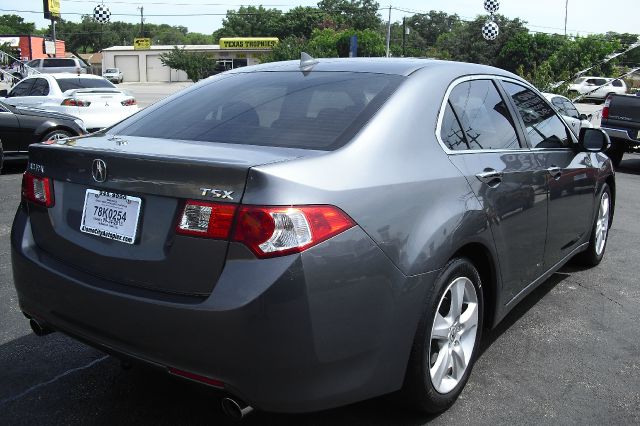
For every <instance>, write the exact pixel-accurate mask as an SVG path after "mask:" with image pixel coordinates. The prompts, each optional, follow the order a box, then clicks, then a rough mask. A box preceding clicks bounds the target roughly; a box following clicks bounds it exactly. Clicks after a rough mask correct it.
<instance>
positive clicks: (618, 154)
mask: <svg viewBox="0 0 640 426" xmlns="http://www.w3.org/2000/svg"><path fill="white" fill-rule="evenodd" d="M611 142H612V143H611V147H610V148H609V149H608V150H607V151H606V152H605V154H607V156H608V157H609V158H610V159H611V163H613V167H615V168H618V167H620V163H622V157H623V156H624V152H625V147H624V145H623V144H622V143H621V142H617V141H615V140H612V141H611Z"/></svg>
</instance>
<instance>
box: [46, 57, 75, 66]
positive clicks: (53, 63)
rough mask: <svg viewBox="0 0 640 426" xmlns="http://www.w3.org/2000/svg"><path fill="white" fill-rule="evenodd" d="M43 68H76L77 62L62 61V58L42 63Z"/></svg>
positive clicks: (71, 60) (70, 60)
mask: <svg viewBox="0 0 640 426" xmlns="http://www.w3.org/2000/svg"><path fill="white" fill-rule="evenodd" d="M42 66H43V67H45V68H51V67H75V66H76V61H74V60H73V59H62V58H55V59H45V60H44V61H42Z"/></svg>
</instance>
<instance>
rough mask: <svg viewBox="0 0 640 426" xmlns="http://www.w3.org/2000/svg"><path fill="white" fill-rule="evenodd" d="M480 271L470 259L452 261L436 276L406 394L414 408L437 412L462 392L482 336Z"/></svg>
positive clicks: (419, 334) (407, 374)
mask: <svg viewBox="0 0 640 426" xmlns="http://www.w3.org/2000/svg"><path fill="white" fill-rule="evenodd" d="M483 307H484V302H483V297H482V286H481V281H480V275H479V274H478V271H477V270H476V268H475V267H474V265H473V264H472V263H471V262H470V261H469V260H468V259H466V258H456V259H453V260H452V261H450V262H449V263H448V264H447V266H445V268H444V269H443V271H442V272H441V274H440V276H439V277H438V279H437V280H436V284H435V287H434V291H433V293H432V294H431V296H430V298H429V301H428V303H427V305H426V307H425V311H424V313H423V316H422V319H421V321H420V324H419V325H418V330H417V332H416V337H415V340H414V344H413V348H412V351H411V357H410V359H409V365H408V367H407V373H406V377H405V383H404V386H403V389H402V394H403V397H404V399H405V401H406V402H408V403H409V404H410V405H411V406H412V407H413V408H416V409H418V410H421V411H425V412H428V413H438V412H442V411H444V410H446V409H447V408H449V407H450V406H451V405H452V404H453V403H454V402H455V400H456V399H457V398H458V395H460V392H462V389H463V388H464V386H465V384H466V383H467V380H468V379H469V375H470V374H471V369H472V367H473V364H474V362H475V359H476V356H477V353H478V347H479V345H480V340H481V336H482V319H483V318H482V315H483Z"/></svg>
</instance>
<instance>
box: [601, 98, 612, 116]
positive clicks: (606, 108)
mask: <svg viewBox="0 0 640 426" xmlns="http://www.w3.org/2000/svg"><path fill="white" fill-rule="evenodd" d="M609 105H611V95H609V96H607V99H606V100H605V101H604V107H603V108H602V118H609Z"/></svg>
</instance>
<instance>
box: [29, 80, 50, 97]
mask: <svg viewBox="0 0 640 426" xmlns="http://www.w3.org/2000/svg"><path fill="white" fill-rule="evenodd" d="M34 80H35V83H34V84H33V86H32V87H31V90H29V96H47V95H48V94H49V83H48V82H47V80H46V79H44V78H34Z"/></svg>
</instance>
